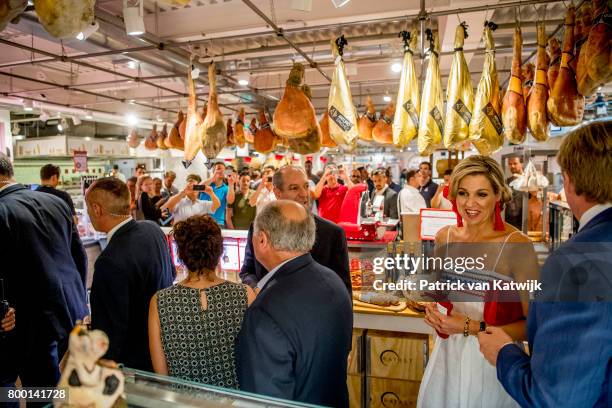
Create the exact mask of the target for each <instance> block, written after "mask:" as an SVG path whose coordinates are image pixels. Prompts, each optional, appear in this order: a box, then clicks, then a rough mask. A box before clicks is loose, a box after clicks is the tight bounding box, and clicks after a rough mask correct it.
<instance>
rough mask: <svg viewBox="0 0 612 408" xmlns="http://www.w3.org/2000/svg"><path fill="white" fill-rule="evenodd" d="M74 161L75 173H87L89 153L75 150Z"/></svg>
mask: <svg viewBox="0 0 612 408" xmlns="http://www.w3.org/2000/svg"><path fill="white" fill-rule="evenodd" d="M72 159H73V160H74V171H75V172H85V171H87V151H85V150H74V151H73V153H72Z"/></svg>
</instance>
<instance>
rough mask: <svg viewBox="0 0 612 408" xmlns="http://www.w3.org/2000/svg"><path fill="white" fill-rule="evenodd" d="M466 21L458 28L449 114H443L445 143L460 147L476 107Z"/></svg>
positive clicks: (450, 80)
mask: <svg viewBox="0 0 612 408" xmlns="http://www.w3.org/2000/svg"><path fill="white" fill-rule="evenodd" d="M466 37H467V25H466V24H465V22H463V23H461V24H459V25H458V26H457V29H456V30H455V53H454V54H453V61H452V63H451V69H450V72H449V74H448V85H447V87H446V116H445V118H444V147H446V148H447V149H452V150H457V149H460V148H461V149H463V148H464V147H465V141H466V140H467V138H468V137H469V133H470V120H472V111H473V110H474V88H473V87H472V77H471V75H470V72H469V70H468V65H467V62H466V61H465V56H464V55H463V43H464V41H465V38H466Z"/></svg>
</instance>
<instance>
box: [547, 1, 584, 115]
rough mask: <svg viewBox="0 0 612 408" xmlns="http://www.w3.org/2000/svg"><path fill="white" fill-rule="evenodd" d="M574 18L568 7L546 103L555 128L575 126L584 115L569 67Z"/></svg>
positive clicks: (572, 52) (582, 101) (572, 7)
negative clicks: (560, 52)
mask: <svg viewBox="0 0 612 408" xmlns="http://www.w3.org/2000/svg"><path fill="white" fill-rule="evenodd" d="M574 16H575V9H574V6H573V5H570V6H569V8H568V10H567V15H566V17H565V36H564V38H563V55H562V56H561V68H560V69H559V76H558V77H557V80H556V81H555V86H554V87H553V88H552V90H551V93H550V97H549V98H548V102H547V103H546V107H547V110H548V116H549V118H550V120H551V122H552V123H554V124H555V125H557V126H574V125H577V124H579V123H580V121H581V120H582V116H583V115H584V96H582V95H580V94H579V93H578V84H577V83H576V73H575V72H574V71H573V70H572V67H571V61H572V59H573V58H574V30H573V26H574Z"/></svg>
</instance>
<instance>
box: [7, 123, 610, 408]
mask: <svg viewBox="0 0 612 408" xmlns="http://www.w3.org/2000/svg"><path fill="white" fill-rule="evenodd" d="M558 163H559V165H560V167H561V169H562V171H563V177H564V187H565V195H566V196H567V201H568V203H569V205H570V207H571V209H572V211H573V213H574V215H575V216H576V218H577V219H578V220H579V222H580V229H579V232H578V233H577V234H576V235H575V236H574V237H573V238H572V240H570V241H569V242H568V243H567V244H566V245H564V246H562V247H561V248H560V249H559V250H558V251H556V252H554V253H552V254H551V255H550V256H549V258H548V260H547V261H546V264H545V265H544V267H543V269H542V271H541V277H540V280H541V282H542V285H543V286H544V288H545V290H543V291H542V292H541V293H538V294H537V295H536V298H535V299H523V298H521V299H520V301H517V302H512V303H503V302H501V301H498V300H496V299H495V298H494V299H491V298H484V299H483V301H482V302H476V303H474V302H472V303H467V302H465V303H449V302H440V303H437V304H434V303H432V304H429V305H427V308H426V314H425V322H426V323H427V324H428V325H430V326H431V327H432V328H433V329H434V330H435V331H436V332H437V333H438V335H439V336H438V337H437V338H436V345H435V347H434V349H433V353H432V356H431V359H430V361H429V363H428V364H427V367H426V370H425V374H424V377H423V380H422V385H421V389H420V392H419V399H418V403H417V405H418V406H421V407H438V406H460V407H475V406H491V407H498V406H503V407H505V406H515V405H516V404H517V403H518V404H520V405H521V406H524V407H531V406H538V407H540V406H602V407H603V406H610V405H611V404H612V388H610V385H611V384H612V382H611V381H610V375H611V372H610V362H611V361H612V343H611V342H610V339H611V338H612V326H611V325H610V316H611V315H612V295H611V291H610V267H609V266H610V264H612V255H611V254H612V250H610V245H611V244H612V184H611V183H610V181H609V177H610V175H611V174H612V122H607V123H594V124H590V125H588V126H584V127H581V128H579V129H578V130H576V131H575V132H573V133H571V134H569V135H568V136H566V139H565V140H564V142H563V145H562V146H561V149H560V152H559V156H558ZM227 170H228V169H227V166H225V165H224V164H223V163H219V164H217V165H215V167H214V168H213V172H212V177H211V178H210V179H209V180H207V181H204V182H203V181H202V180H201V178H200V177H199V176H198V175H190V176H189V177H188V182H187V186H186V187H185V189H184V190H183V191H182V192H178V191H176V189H174V190H173V182H174V175H173V174H172V173H170V172H168V173H166V175H165V177H164V180H162V183H161V186H159V185H156V183H155V182H154V181H153V180H151V179H150V178H147V175H146V174H141V175H140V176H139V177H138V178H137V179H136V180H135V181H133V184H134V191H133V192H132V191H131V190H130V186H129V183H130V179H127V180H126V182H123V181H122V180H121V179H120V177H117V176H110V177H105V178H101V179H98V180H96V181H95V182H94V183H93V184H92V185H91V186H90V187H89V189H88V190H87V192H86V195H85V200H86V203H87V211H88V215H89V218H90V220H91V222H92V224H93V226H94V228H95V229H96V230H98V231H101V232H105V233H106V234H107V240H108V245H107V246H106V248H105V249H104V250H103V251H102V253H101V254H100V256H99V257H98V259H97V260H96V262H95V266H94V276H93V282H92V286H91V296H90V308H91V311H89V310H88V308H87V302H86V295H85V293H86V289H85V288H86V272H87V259H86V255H85V251H84V250H83V246H82V244H81V241H80V239H79V236H78V233H77V230H76V227H75V222H74V219H73V214H72V212H71V208H70V206H69V205H68V204H67V203H66V202H65V201H64V199H63V198H62V197H57V196H56V195H55V194H53V193H51V194H49V193H41V192H33V191H30V190H28V189H26V188H25V187H24V186H22V185H20V184H18V183H16V181H15V180H14V173H13V167H12V163H11V162H10V160H9V159H8V157H6V156H4V155H3V154H2V153H0V247H1V248H2V249H3V251H6V252H5V253H6V254H10V255H9V256H6V257H5V265H4V266H5V267H3V268H2V269H1V270H0V279H3V280H4V282H5V290H6V296H7V300H8V302H9V305H10V309H9V310H8V312H7V313H6V315H5V316H0V317H2V320H1V328H2V332H0V345H1V346H2V347H1V348H0V350H1V352H0V386H13V385H14V384H15V381H16V379H17V377H19V379H20V381H21V383H22V385H23V386H26V387H35V386H36V387H51V386H54V385H55V384H57V381H58V379H59V374H60V372H59V367H60V365H59V362H60V360H61V358H62V356H63V355H64V354H65V351H66V347H67V338H68V334H69V332H70V331H71V329H72V327H73V326H74V325H75V324H76V323H77V321H82V320H83V319H84V318H85V317H86V316H87V315H88V314H89V313H91V326H92V328H94V329H100V330H103V331H104V332H106V333H107V335H108V336H109V340H110V348H109V350H108V352H107V354H106V356H105V357H106V358H110V359H113V360H115V361H117V362H119V363H123V364H125V365H126V366H129V367H132V368H136V369H142V370H148V371H155V372H157V373H161V374H166V375H171V376H174V377H177V378H182V379H187V380H193V381H198V382H201V383H205V384H210V385H217V386H221V387H227V388H238V389H242V390H245V391H249V392H253V393H258V394H263V395H268V396H272V397H278V398H285V399H289V400H296V401H303V402H307V403H312V404H320V405H325V406H333V407H347V406H348V391H347V386H346V378H347V358H348V355H349V352H350V349H351V335H352V327H353V324H352V323H353V313H352V304H351V283H350V276H349V262H348V251H347V244H346V237H345V234H344V230H343V229H342V228H341V227H340V226H339V225H337V224H336V223H335V222H334V220H329V219H325V217H324V215H328V216H329V214H332V215H331V216H332V217H333V216H338V215H334V214H333V213H332V210H333V208H330V205H329V204H328V202H326V199H329V200H330V202H334V203H335V206H340V207H341V205H342V204H344V203H342V204H338V203H339V199H338V197H337V194H338V191H344V194H345V195H349V194H351V191H360V190H359V189H361V190H362V191H363V194H362V196H363V197H364V199H365V200H367V207H369V208H371V207H373V206H376V205H380V206H381V207H380V208H379V209H378V210H379V211H382V212H387V214H388V216H389V217H391V216H393V215H395V214H394V211H395V213H397V212H398V209H399V211H400V212H403V211H404V210H405V211H407V212H414V211H415V208H416V207H418V206H420V205H422V204H423V202H424V203H425V204H424V205H425V206H429V205H431V204H432V202H434V203H435V202H439V203H441V204H440V205H449V204H450V206H451V208H452V209H453V210H454V211H455V212H456V215H457V226H453V227H446V228H443V229H442V230H440V231H439V233H438V234H437V237H436V248H442V247H446V248H448V245H447V244H449V243H463V242H470V243H474V242H476V243H480V244H486V243H493V244H496V248H498V252H497V254H495V256H492V257H491V259H489V260H488V261H489V262H487V263H486V268H485V269H486V270H487V271H488V272H490V273H491V276H502V277H505V278H506V279H509V280H516V281H522V280H524V279H525V277H526V276H527V275H526V272H527V271H528V270H530V269H537V259H536V256H535V252H534V251H533V246H532V244H531V242H530V241H529V239H528V238H527V237H526V236H525V235H524V234H523V233H522V232H520V231H519V230H518V229H517V228H515V227H514V226H512V225H511V224H509V223H508V222H504V220H503V219H502V211H503V210H504V208H505V207H506V206H507V204H508V203H509V202H511V200H512V199H513V197H512V192H511V191H510V189H509V188H508V187H507V185H506V182H505V180H504V175H503V170H502V168H501V166H500V165H499V163H497V162H496V161H494V160H493V159H491V158H489V157H485V156H479V155H476V156H471V157H469V158H466V159H464V160H462V161H461V162H460V163H459V164H458V165H457V166H456V167H455V168H454V170H453V171H452V173H451V174H447V175H446V176H448V177H445V181H444V184H443V185H442V186H437V185H435V183H433V182H432V181H431V165H429V164H428V163H423V164H422V166H421V168H420V169H419V171H416V170H413V171H407V172H406V186H404V187H402V188H401V189H400V193H399V195H400V199H399V205H398V204H397V203H398V200H397V195H398V193H397V192H396V191H395V190H394V188H393V187H392V186H391V184H390V183H389V181H388V174H387V172H386V171H385V170H384V169H380V170H375V171H374V172H373V173H372V174H371V175H367V174H364V172H363V171H362V169H356V170H355V171H352V172H351V174H350V177H349V176H348V174H346V173H344V172H343V171H342V172H341V168H339V167H338V166H335V165H328V166H326V168H325V170H324V173H323V175H322V177H321V178H319V179H318V180H317V181H316V182H315V180H313V178H314V177H318V176H314V175H312V174H311V172H310V171H309V167H308V165H307V166H306V168H305V169H304V168H302V167H300V166H293V165H286V166H283V167H281V168H279V169H272V168H265V169H263V171H262V173H263V174H262V175H261V177H260V176H259V175H255V174H252V173H246V172H241V173H239V174H235V173H233V172H232V173H229V172H227ZM363 170H365V169H363ZM50 173H53V174H55V171H53V172H49V173H45V176H46V177H47V176H48V175H49V174H50ZM364 177H367V178H364ZM253 178H255V179H256V180H255V181H256V184H255V185H253V184H252V181H253V180H252V179H253ZM338 179H339V180H338ZM47 180H52V178H51V179H49V178H47ZM48 183H49V187H53V185H52V184H53V181H49V182H48ZM45 185H47V184H45ZM339 186H344V187H343V188H342V187H339ZM356 188H359V189H358V190H353V189H356ZM396 188H397V187H396ZM157 193H159V197H161V198H160V199H158V200H155V197H156V195H157ZM152 194H153V197H152V196H151V195H152ZM402 195H404V196H406V197H408V198H407V199H409V200H414V201H415V202H418V204H417V205H414V206H413V205H412V204H409V205H406V203H404V202H402V198H401V196H402ZM145 196H146V197H145ZM379 196H380V197H381V198H377V197H379ZM321 198H323V200H322V201H321ZM315 199H318V200H319V202H318V208H319V214H313V202H314V200H315ZM445 200H446V201H448V203H446V202H445ZM154 201H155V202H154ZM160 201H163V204H161V205H160V206H158V207H156V206H157V204H159V202H160ZM393 203H395V206H396V207H395V210H393ZM149 205H150V207H149ZM360 205H361V204H360ZM145 206H147V209H146V211H145ZM135 208H136V209H140V210H141V211H142V212H143V213H145V212H149V211H160V212H163V211H165V210H169V211H170V212H171V213H172V214H171V216H172V217H174V225H173V232H172V233H173V235H174V240H175V241H176V243H177V246H178V253H179V257H180V259H181V260H182V262H183V263H184V264H185V266H186V268H187V270H188V275H187V277H186V278H185V279H183V280H181V281H179V282H174V281H175V279H176V271H175V268H174V264H173V261H172V258H171V254H170V250H169V248H168V245H167V241H166V239H165V236H164V233H163V232H162V231H161V229H160V227H159V225H157V224H156V223H155V222H150V221H140V220H136V219H135V217H134V214H135V212H134V209H135ZM151 208H153V209H154V210H153V209H151ZM246 208H248V209H249V212H248V214H247V212H246V210H245V209H246ZM251 208H253V209H254V210H253V209H251ZM321 210H322V211H321ZM228 213H230V215H231V216H230V219H231V221H229V222H228V217H227V215H228ZM236 214H238V215H239V216H238V217H237V218H236V217H234V216H235V215H236ZM156 215H157V213H156ZM251 216H253V218H250V217H251ZM339 216H340V217H341V216H342V214H340V215H339ZM249 220H250V221H249ZM236 225H242V226H245V227H246V226H247V225H248V239H247V241H248V243H247V248H246V253H245V260H244V264H243V266H242V270H241V272H240V278H241V281H242V283H232V282H227V281H224V280H223V279H221V278H220V276H219V275H218V274H217V271H218V268H219V262H220V257H221V254H222V252H223V238H222V235H221V229H222V228H224V227H230V226H236ZM512 244H520V245H519V246H520V248H523V249H522V252H516V251H514V250H511V249H510V248H512ZM581 244H588V245H591V250H590V251H585V250H584V247H581V246H580V245H581ZM594 244H596V249H597V250H593V245H594ZM447 251H450V252H448V254H449V255H450V256H455V255H457V256H462V254H453V253H452V249H450V250H449V249H447ZM576 265H578V266H577V267H576ZM576 268H578V269H579V270H578V269H576ZM525 339H526V340H528V342H529V354H527V353H526V352H525V351H524V350H523V348H522V347H520V344H521V343H520V342H521V341H523V340H525ZM400 357H401V356H400Z"/></svg>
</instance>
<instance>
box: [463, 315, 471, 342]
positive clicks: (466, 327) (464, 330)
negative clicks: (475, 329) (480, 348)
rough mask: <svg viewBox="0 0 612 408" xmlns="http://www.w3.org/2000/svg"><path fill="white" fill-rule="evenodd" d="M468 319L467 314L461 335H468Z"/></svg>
mask: <svg viewBox="0 0 612 408" xmlns="http://www.w3.org/2000/svg"><path fill="white" fill-rule="evenodd" d="M470 321H471V319H470V318H469V316H466V317H465V324H464V325H463V337H468V336H469V335H470Z"/></svg>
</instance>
